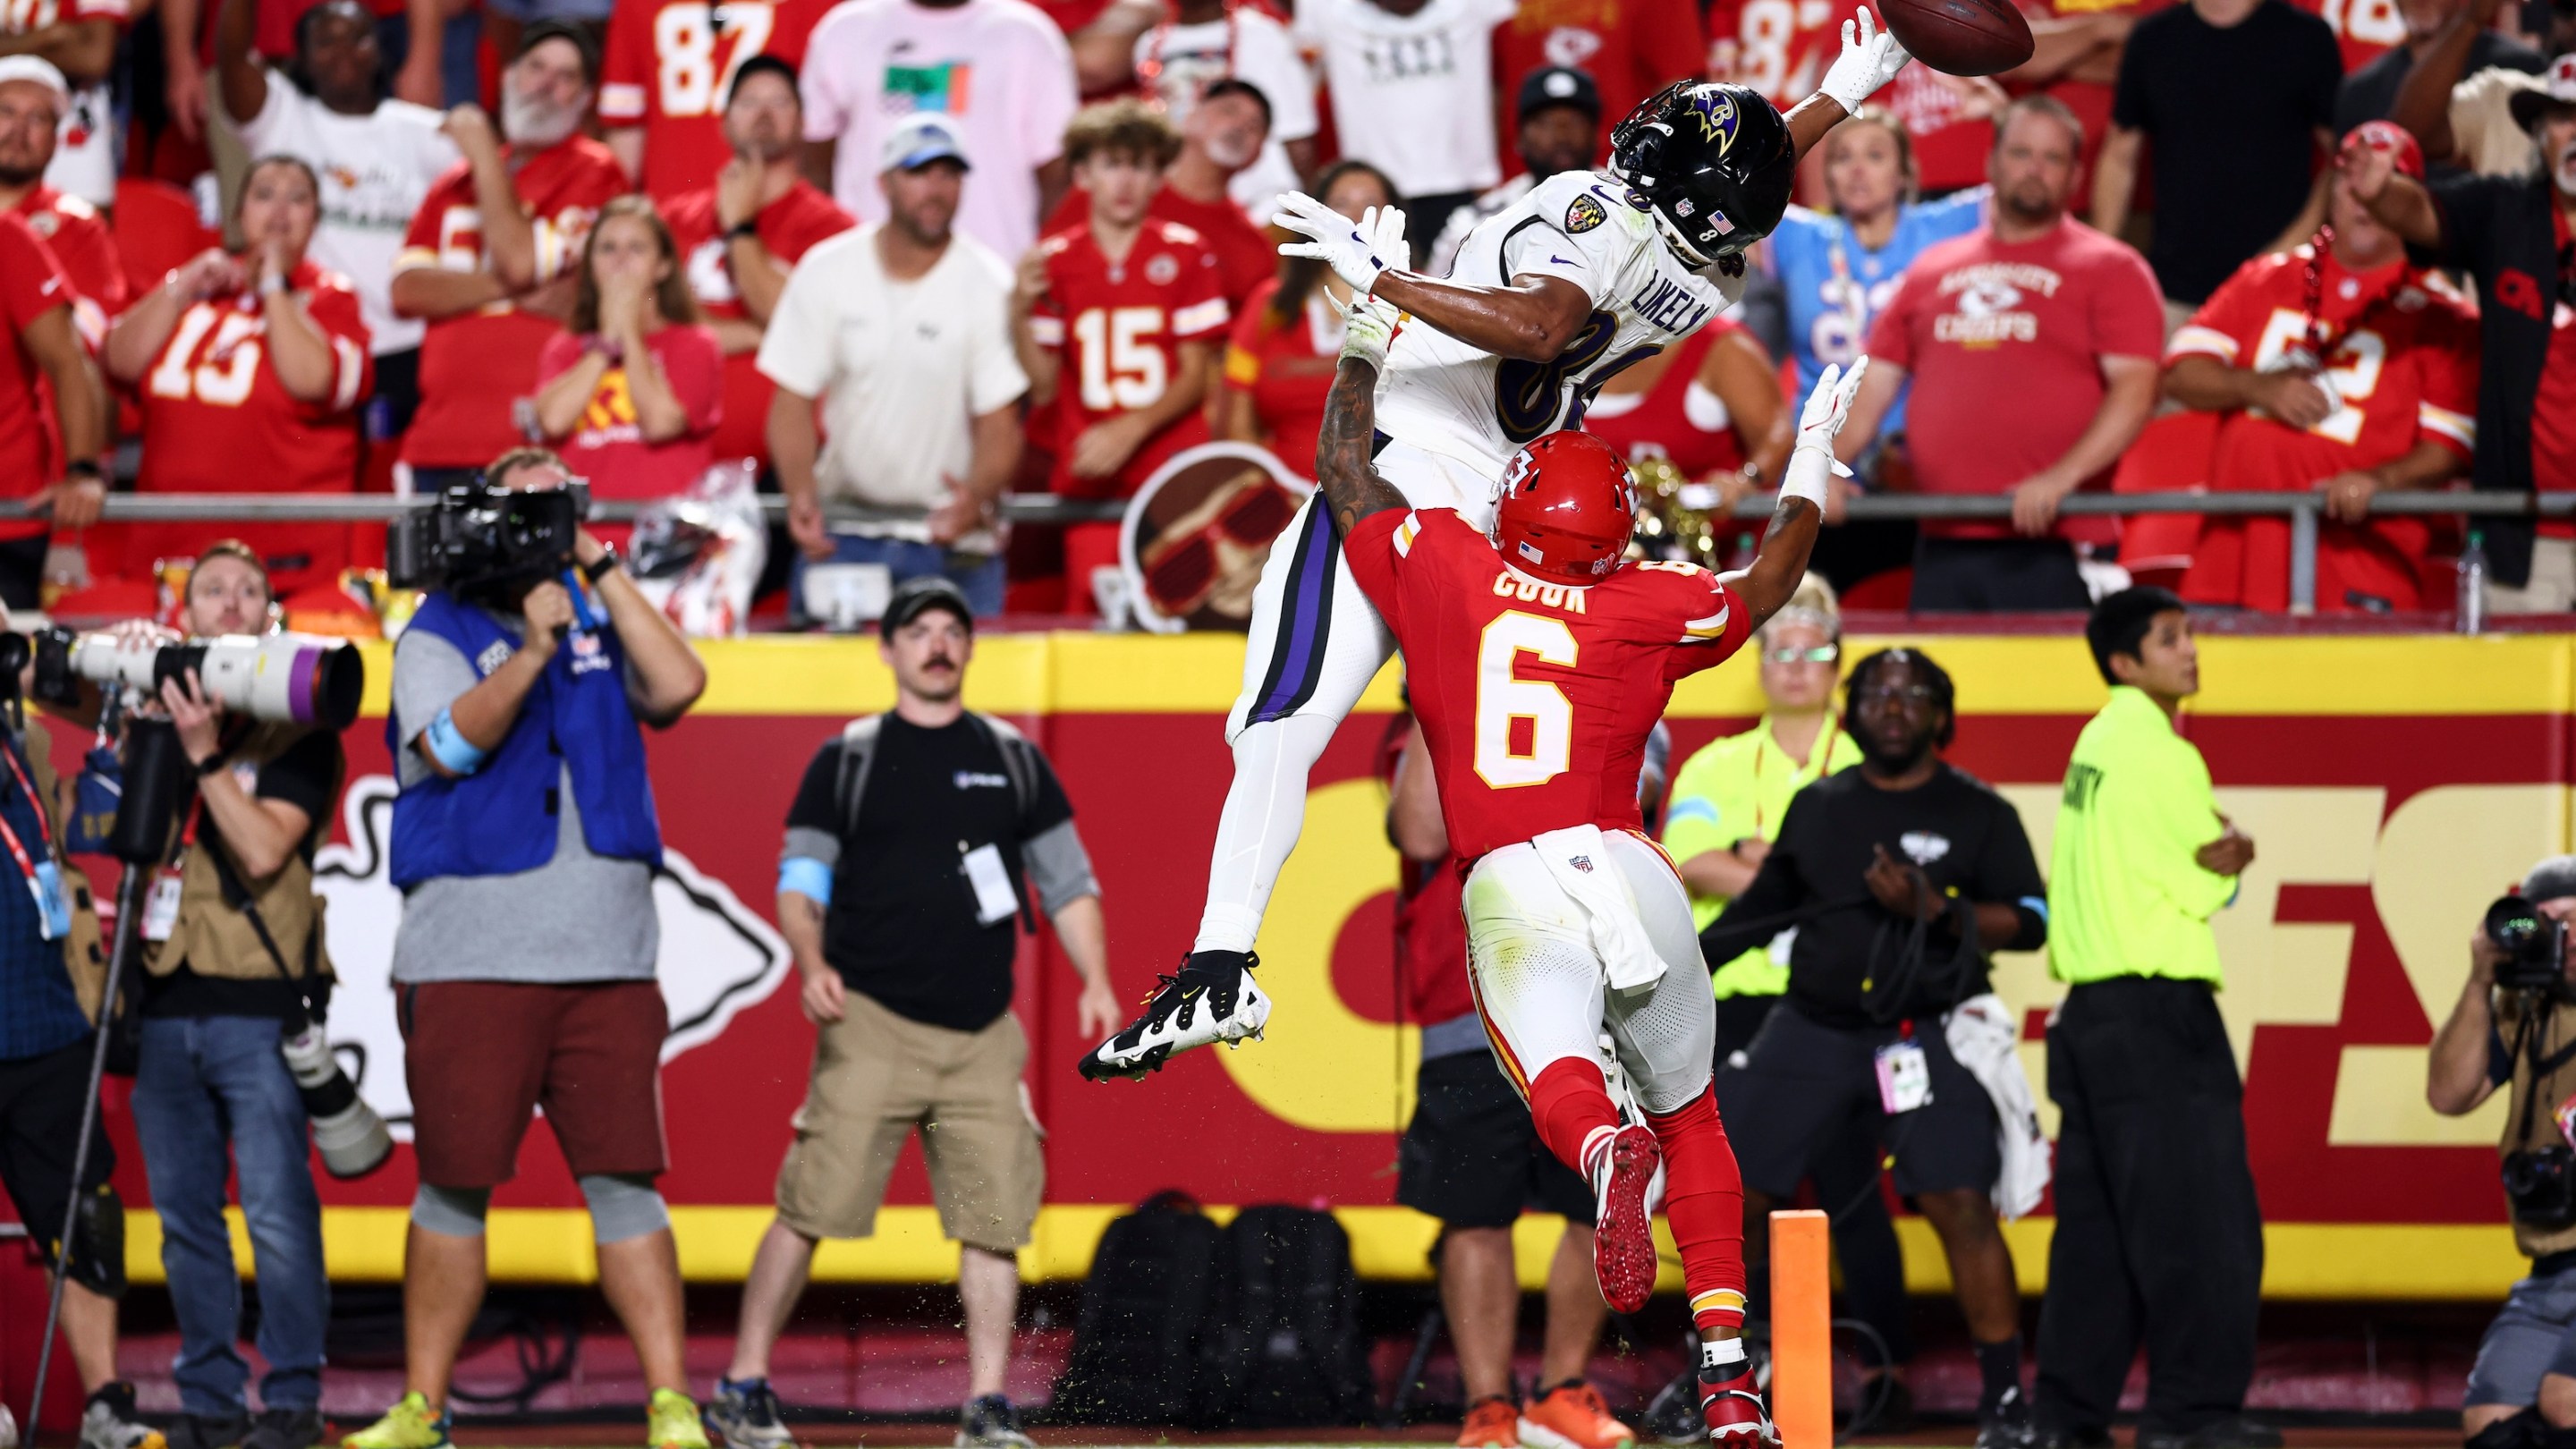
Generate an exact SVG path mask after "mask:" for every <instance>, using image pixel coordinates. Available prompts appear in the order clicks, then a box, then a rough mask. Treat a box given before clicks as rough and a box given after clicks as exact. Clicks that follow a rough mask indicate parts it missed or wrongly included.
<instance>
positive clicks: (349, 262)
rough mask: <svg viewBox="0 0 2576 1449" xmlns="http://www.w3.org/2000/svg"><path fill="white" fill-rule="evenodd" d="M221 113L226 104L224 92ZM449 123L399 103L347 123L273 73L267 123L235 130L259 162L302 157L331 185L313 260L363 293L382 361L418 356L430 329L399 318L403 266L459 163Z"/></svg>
mask: <svg viewBox="0 0 2576 1449" xmlns="http://www.w3.org/2000/svg"><path fill="white" fill-rule="evenodd" d="M215 104H216V105H217V106H221V105H222V104H223V97H222V93H221V92H220V91H217V92H216V94H215ZM439 120H440V117H439V114H438V112H436V111H433V110H431V109H429V108H428V107H427V106H416V105H413V104H412V103H411V102H409V101H394V100H387V101H380V102H378V103H377V105H376V108H375V110H374V111H373V112H371V113H369V114H367V115H363V116H344V115H342V114H340V113H339V112H338V111H335V110H332V109H331V108H330V107H329V106H326V105H324V104H322V103H321V102H320V101H318V100H315V99H314V98H313V97H311V96H308V95H306V94H305V93H304V92H303V91H301V90H299V89H297V88H296V86H295V84H294V83H293V82H292V81H289V80H288V79H287V78H286V77H285V76H284V75H283V74H281V73H279V72H276V71H271V72H269V76H268V99H267V100H266V101H264V102H262V103H261V105H260V108H259V114H258V115H256V116H253V117H251V118H250V119H249V120H247V121H235V122H233V129H234V130H235V131H237V132H239V133H240V135H241V140H242V146H243V148H244V149H245V150H247V151H249V152H250V154H251V155H253V156H268V155H274V154H284V155H288V156H294V157H298V158H300V159H302V160H303V161H304V163H305V164H306V165H309V166H311V167H312V168H313V172H314V174H315V175H316V176H319V177H320V178H321V180H322V224H321V225H320V226H319V227H317V228H315V229H314V232H313V246H312V249H311V253H312V257H313V260H314V261H315V262H317V263H319V264H321V265H323V266H326V267H329V268H330V269H331V270H333V271H335V272H338V273H340V274H341V275H343V276H345V277H347V278H348V279H349V284H350V285H351V286H353V287H355V288H356V289H357V292H358V311H359V313H360V314H361V315H363V316H364V317H365V318H366V320H367V332H368V334H369V335H370V336H371V337H372V338H373V339H374V345H373V348H372V349H371V350H372V351H374V353H375V355H376V356H378V357H383V356H385V355H386V354H388V353H394V352H408V351H410V350H411V349H413V348H415V347H418V346H419V345H420V339H421V334H422V332H423V331H424V330H425V329H426V327H427V326H428V324H427V323H424V322H422V321H421V320H420V319H418V318H416V317H397V316H395V315H394V307H393V289H394V257H395V255H396V254H397V253H399V252H400V251H401V250H402V244H403V233H404V232H405V231H407V230H409V229H410V227H411V219H412V216H413V214H414V213H416V212H418V211H419V210H420V204H421V201H422V200H423V199H424V198H426V197H427V196H428V195H429V188H430V183H432V182H434V181H436V180H437V179H438V178H439V177H441V176H444V175H446V174H447V172H448V170H449V168H451V167H453V166H455V164H456V162H457V160H458V156H457V151H456V145H455V143H454V142H452V141H450V140H448V139H447V137H445V136H443V135H441V134H440V133H439V130H438V124H439Z"/></svg>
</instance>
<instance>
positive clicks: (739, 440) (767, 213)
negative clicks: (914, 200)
mask: <svg viewBox="0 0 2576 1449" xmlns="http://www.w3.org/2000/svg"><path fill="white" fill-rule="evenodd" d="M662 219H663V220H665V221H667V222H669V223H670V225H671V242H672V244H673V245H674V246H676V247H677V248H678V249H679V252H680V258H681V265H682V267H683V268H685V269H686V272H687V275H688V278H689V290H690V292H691V293H693V294H695V295H696V297H697V299H698V310H699V311H700V312H703V313H705V314H706V316H707V319H708V320H709V321H716V320H719V319H723V318H729V317H744V316H748V315H750V314H748V313H747V312H745V311H744V310H743V305H742V293H741V292H739V291H737V290H736V289H735V287H734V279H733V252H732V248H730V247H728V246H726V245H725V239H724V237H723V236H721V235H720V234H719V233H718V230H717V227H716V194H715V191H714V189H713V188H709V189H708V190H705V191H692V192H690V193H688V194H687V195H685V196H681V197H678V198H675V199H674V200H673V201H672V202H671V203H670V204H669V205H668V206H665V207H663V208H662ZM856 225H858V222H857V221H855V220H853V219H852V218H851V216H850V214H849V213H848V212H846V211H843V210H842V209H841V208H840V207H839V206H838V205H836V204H834V202H833V200H832V198H830V197H829V196H826V195H824V194H823V193H822V192H821V191H818V190H816V189H815V188H814V187H812V186H809V185H807V184H806V183H805V182H803V181H799V182H797V183H796V185H795V186H794V187H792V188H790V189H789V190H788V192H787V194H786V195H784V196H781V197H779V198H778V199H777V200H776V201H773V202H771V203H769V205H767V206H765V207H763V208H761V212H760V215H759V216H758V217H756V218H754V219H753V221H752V226H753V228H754V229H755V230H757V231H758V232H759V233H760V243H761V245H762V246H765V247H767V248H768V249H769V254H770V256H772V257H773V258H775V259H777V261H778V263H779V265H780V266H782V267H792V266H794V265H795V264H796V263H797V262H798V260H800V259H801V258H803V257H804V255H805V253H806V251H807V250H808V249H809V248H811V247H812V246H813V245H814V244H815V243H816V242H819V241H823V240H825V239H827V238H830V237H836V236H839V235H840V234H841V233H843V232H845V231H848V230H849V229H850V228H851V227H854V226H856ZM759 357H760V351H759V349H758V348H756V347H752V348H745V349H744V350H742V351H740V352H736V353H732V354H729V355H728V356H727V357H726V358H725V360H724V418H723V420H722V421H720V422H718V423H717V424H716V435H715V438H714V440H713V442H712V444H711V446H712V447H713V448H714V449H715V456H717V457H719V458H757V459H759V460H760V465H761V466H762V467H764V468H766V467H768V466H769V428H768V423H769V399H770V396H771V395H772V394H773V393H775V392H776V391H777V390H778V386H777V384H775V383H773V382H771V381H770V380H769V379H768V378H766V377H763V376H762V375H761V372H760V368H759V365H758V362H759Z"/></svg>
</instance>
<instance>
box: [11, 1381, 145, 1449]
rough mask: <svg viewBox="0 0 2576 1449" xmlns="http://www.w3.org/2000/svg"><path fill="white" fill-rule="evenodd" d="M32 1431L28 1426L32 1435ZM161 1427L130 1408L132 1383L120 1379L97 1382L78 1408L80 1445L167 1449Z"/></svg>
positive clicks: (93, 1448) (97, 1448)
mask: <svg viewBox="0 0 2576 1449" xmlns="http://www.w3.org/2000/svg"><path fill="white" fill-rule="evenodd" d="M34 1433H35V1431H34V1430H33V1428H30V1429H29V1430H28V1437H29V1438H31V1439H32V1438H33V1437H34ZM168 1444H169V1441H168V1440H166V1439H164V1438H163V1437H162V1436H161V1431H160V1430H158V1429H155V1428H153V1427H152V1426H151V1425H149V1424H146V1423H144V1422H143V1421H142V1419H141V1418H140V1417H138V1416H137V1415H136V1413H135V1412H134V1385H132V1384H129V1383H127V1382H126V1381H125V1380H123V1379H112V1380H110V1381H108V1382H107V1383H103V1384H100V1385H99V1386H98V1389H97V1390H96V1392H94V1393H92V1394H91V1395H90V1396H89V1402H88V1403H87V1404H85V1405H83V1406H82V1408H81V1421H80V1449H168Z"/></svg>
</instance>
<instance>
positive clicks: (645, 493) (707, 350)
mask: <svg viewBox="0 0 2576 1449" xmlns="http://www.w3.org/2000/svg"><path fill="white" fill-rule="evenodd" d="M590 340H591V339H589V338H587V337H578V336H575V335H574V334H572V333H570V332H558V333H556V334H555V335H554V336H553V337H552V338H550V339H548V340H547V342H546V350H545V351H544V352H543V353H542V354H540V355H539V357H538V358H537V385H538V386H539V387H543V386H545V385H546V384H547V383H549V382H552V381H554V380H555V379H556V378H557V377H559V376H561V375H562V374H564V373H566V372H569V371H571V370H572V367H573V365H574V364H575V363H578V362H579V361H581V354H582V350H583V348H584V347H586V346H587V345H588V344H589V342H590ZM644 346H645V348H646V349H647V350H648V351H650V352H651V353H652V354H653V360H654V361H655V362H658V363H660V364H661V365H662V376H664V377H665V378H667V379H669V380H670V383H671V391H673V392H675V393H677V394H679V398H680V406H682V407H684V408H686V409H688V412H689V430H688V431H687V432H684V433H682V434H680V435H679V436H678V437H676V438H672V439H669V440H667V441H664V442H659V443H648V442H646V441H645V440H644V429H643V427H642V425H641V424H639V423H638V422H637V421H636V418H635V398H634V393H633V391H632V389H631V387H630V385H629V384H628V382H627V378H626V369H625V368H624V367H622V366H612V367H610V368H609V369H608V371H607V372H606V373H605V374H603V375H602V376H601V377H600V379H599V387H598V389H597V390H596V391H594V392H593V393H592V394H591V399H590V406H589V407H587V408H585V409H583V411H582V416H581V421H579V422H577V423H575V424H573V428H572V431H571V432H570V433H569V434H567V435H565V437H564V438H563V440H562V441H561V442H559V443H558V444H557V445H556V448H557V451H559V452H561V453H562V454H563V460H564V465H565V466H566V467H569V468H571V469H572V471H573V472H575V473H577V474H579V475H580V476H582V477H584V478H588V479H589V480H590V492H591V496H592V497H594V498H615V499H621V500H632V501H634V502H637V503H650V502H653V501H655V500H657V499H662V498H668V497H670V496H672V495H673V494H675V493H683V492H686V491H687V490H688V488H689V487H690V485H692V484H694V483H696V482H697V481H698V479H699V478H700V477H702V476H704V474H705V473H706V471H707V469H709V468H711V467H713V466H715V461H716V448H715V432H716V423H717V422H718V421H719V420H721V419H722V418H723V416H724V347H723V345H722V344H721V343H719V342H717V341H716V334H715V329H714V328H712V327H700V326H683V327H664V328H662V329H661V330H660V331H658V332H653V333H650V334H647V335H646V337H645V339H644Z"/></svg>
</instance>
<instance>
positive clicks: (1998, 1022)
mask: <svg viewBox="0 0 2576 1449" xmlns="http://www.w3.org/2000/svg"><path fill="white" fill-rule="evenodd" d="M1941 1027H1942V1035H1943V1036H1944V1037H1945V1038H1946V1039H1947V1040H1948V1041H1949V1044H1950V1055H1951V1056H1952V1057H1954V1058H1956V1059H1957V1060H1958V1063H1959V1065H1961V1066H1963V1067H1966V1068H1967V1069H1968V1074H1969V1075H1970V1076H1973V1077H1975V1078H1976V1079H1977V1084H1978V1085H1979V1086H1981V1087H1984V1088H1985V1089H1986V1095H1987V1096H1989V1097H1991V1098H1993V1099H1994V1103H1995V1123H1996V1127H1995V1136H1996V1138H1997V1141H1998V1144H1999V1145H2000V1146H2001V1147H2002V1149H2003V1159H2004V1170H2003V1174H2002V1175H2001V1176H1999V1177H1997V1178H1996V1179H1995V1191H1994V1199H1995V1211H1997V1212H1999V1213H2001V1214H2003V1215H2004V1216H2005V1217H2006V1218H2007V1219H2009V1218H2017V1217H2021V1216H2022V1215H2024V1214H2025V1213H2028V1212H2029V1211H2030V1210H2031V1209H2033V1208H2035V1207H2038V1206H2039V1198H2040V1194H2042V1193H2044V1192H2046V1191H2047V1190H2048V1174H2049V1167H2048V1138H2047V1137H2046V1136H2045V1135H2044V1134H2043V1133H2041V1131H2040V1130H2039V1106H2038V1103H2037V1102H2036V1101H2034V1100H2033V1099H2032V1097H2031V1094H2030V1079H2029V1078H2028V1077H2025V1076H2023V1075H2022V1070H2021V1053H2020V1051H2019V1045H2020V1041H2021V1030H2020V1018H2019V1017H2017V1016H2015V1015H2014V1014H2013V1011H2012V1008H2010V1007H2008V1006H2006V1005H2004V999H2003V998H2002V997H2000V996H1997V995H1995V994H1994V993H1993V992H1991V991H1989V992H1987V993H1986V994H1985V995H1983V996H1971V997H1969V998H1968V999H1967V1000H1965V1001H1962V1002H1960V1003H1959V1004H1958V1005H1957V1006H1956V1007H1953V1008H1952V1009H1951V1011H1950V1014H1949V1015H1947V1016H1945V1017H1943V1018H1942V1019H1941Z"/></svg>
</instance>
